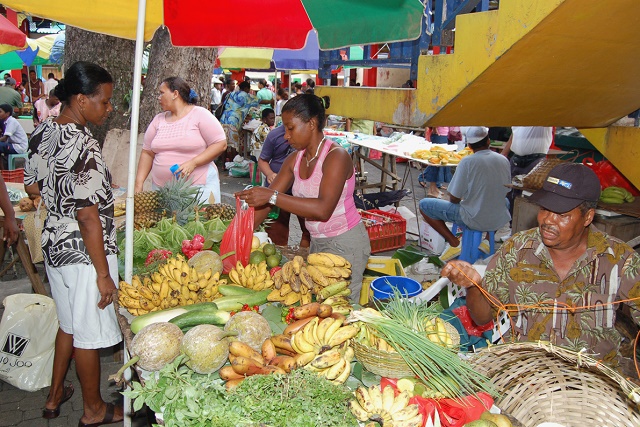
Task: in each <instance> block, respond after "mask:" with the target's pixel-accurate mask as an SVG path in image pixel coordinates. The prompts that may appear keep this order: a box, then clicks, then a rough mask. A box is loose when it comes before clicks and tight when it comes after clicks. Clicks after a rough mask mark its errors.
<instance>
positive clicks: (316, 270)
mask: <svg viewBox="0 0 640 427" xmlns="http://www.w3.org/2000/svg"><path fill="white" fill-rule="evenodd" d="M307 270H308V271H309V274H311V277H312V278H313V280H314V282H315V283H316V284H317V285H318V286H319V287H320V288H324V287H326V286H329V285H332V284H334V283H336V282H341V281H343V280H345V279H348V278H349V277H351V263H350V262H349V261H347V260H346V259H344V258H343V257H341V256H339V255H334V254H330V253H328V252H317V253H315V254H309V256H308V257H307ZM316 293H317V292H316Z"/></svg>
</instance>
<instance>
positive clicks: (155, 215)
mask: <svg viewBox="0 0 640 427" xmlns="http://www.w3.org/2000/svg"><path fill="white" fill-rule="evenodd" d="M163 217H164V212H159V211H157V210H156V211H149V212H140V213H138V212H136V213H135V214H134V216H133V227H134V228H135V229H136V230H140V229H141V228H151V227H154V226H155V225H156V224H157V223H158V221H160V220H161V219H162V218H163Z"/></svg>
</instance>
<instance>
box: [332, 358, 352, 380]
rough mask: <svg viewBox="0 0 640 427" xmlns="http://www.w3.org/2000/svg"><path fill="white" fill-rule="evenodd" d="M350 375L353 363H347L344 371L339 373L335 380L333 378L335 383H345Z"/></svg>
mask: <svg viewBox="0 0 640 427" xmlns="http://www.w3.org/2000/svg"><path fill="white" fill-rule="evenodd" d="M349 375H351V363H348V362H347V363H346V364H345V365H344V370H343V371H342V373H340V375H338V376H337V377H336V379H335V380H333V383H334V384H344V383H345V382H346V381H347V379H348V378H349Z"/></svg>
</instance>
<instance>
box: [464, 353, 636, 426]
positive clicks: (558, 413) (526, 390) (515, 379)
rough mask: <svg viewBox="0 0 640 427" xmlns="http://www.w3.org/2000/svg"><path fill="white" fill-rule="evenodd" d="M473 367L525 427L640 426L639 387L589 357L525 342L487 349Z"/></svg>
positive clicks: (498, 403)
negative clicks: (543, 426) (553, 426)
mask: <svg viewBox="0 0 640 427" xmlns="http://www.w3.org/2000/svg"><path fill="white" fill-rule="evenodd" d="M471 363H472V364H473V366H474V368H475V369H476V370H477V371H478V372H480V373H483V374H485V375H486V376H487V377H489V378H490V379H491V380H492V382H493V384H494V385H495V387H496V389H497V390H498V392H500V394H501V396H500V397H499V398H498V399H497V400H496V402H495V403H496V405H497V406H498V407H499V408H500V409H502V411H503V412H505V413H507V414H509V415H511V416H513V417H515V418H516V419H517V420H518V421H520V422H521V423H522V424H523V425H524V426H525V427H529V426H532V427H533V426H537V425H539V424H540V423H543V422H555V423H559V424H561V425H563V426H565V427H574V426H575V427H590V426H594V427H595V426H598V427H600V426H640V412H639V411H638V408H637V406H636V404H635V403H634V401H635V402H638V401H640V396H638V393H637V389H636V386H635V385H634V384H633V383H631V382H629V381H627V380H626V379H624V378H623V377H622V376H621V375H619V374H618V373H617V372H616V371H614V370H612V369H611V368H609V367H607V366H606V365H603V364H601V363H598V361H597V360H595V359H593V358H590V357H588V356H584V355H580V354H578V353H575V352H572V351H569V350H566V349H562V348H558V347H554V346H551V345H550V344H549V343H543V342H539V343H534V342H530V343H525V342H523V343H512V344H506V345H498V346H493V347H490V348H488V349H485V350H483V351H481V352H480V353H478V354H476V355H475V356H474V357H473V358H472V360H471ZM627 396H631V397H633V398H634V401H631V400H630V399H628V398H627Z"/></svg>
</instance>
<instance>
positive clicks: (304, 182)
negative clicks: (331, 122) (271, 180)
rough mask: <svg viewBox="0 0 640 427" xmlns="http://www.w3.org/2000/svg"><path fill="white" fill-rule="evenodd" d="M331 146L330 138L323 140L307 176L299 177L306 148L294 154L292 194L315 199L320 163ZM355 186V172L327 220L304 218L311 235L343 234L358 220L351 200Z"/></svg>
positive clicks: (353, 202) (318, 188)
mask: <svg viewBox="0 0 640 427" xmlns="http://www.w3.org/2000/svg"><path fill="white" fill-rule="evenodd" d="M332 147H333V144H332V143H331V141H330V140H326V141H325V142H324V146H323V147H322V151H321V152H320V156H319V157H318V161H317V162H316V165H315V167H314V168H313V173H312V174H311V176H309V178H307V179H302V178H300V162H301V161H302V156H304V153H305V151H306V150H303V151H301V152H299V153H298V155H297V156H296V163H295V165H294V167H293V174H294V175H293V176H294V182H293V189H292V191H293V195H294V196H295V197H305V198H310V199H315V198H317V197H318V194H319V193H320V181H322V165H323V164H324V159H325V158H326V157H327V154H328V153H329V150H330V149H331V148H332ZM355 186H356V176H355V172H354V173H353V174H351V178H349V179H348V180H347V181H346V182H345V183H344V187H343V188H342V194H340V200H338V204H337V205H336V209H335V210H334V211H333V214H332V215H331V218H329V219H328V220H327V221H310V220H305V225H306V226H307V229H308V230H309V233H310V234H311V237H335V236H339V235H340V234H343V233H345V232H347V231H349V230H351V229H352V228H353V227H355V226H356V225H358V223H359V222H360V220H361V218H360V214H359V213H358V210H357V209H356V204H355V201H354V200H353V190H354V189H355Z"/></svg>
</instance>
